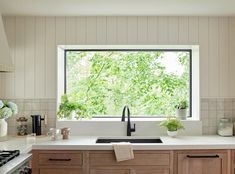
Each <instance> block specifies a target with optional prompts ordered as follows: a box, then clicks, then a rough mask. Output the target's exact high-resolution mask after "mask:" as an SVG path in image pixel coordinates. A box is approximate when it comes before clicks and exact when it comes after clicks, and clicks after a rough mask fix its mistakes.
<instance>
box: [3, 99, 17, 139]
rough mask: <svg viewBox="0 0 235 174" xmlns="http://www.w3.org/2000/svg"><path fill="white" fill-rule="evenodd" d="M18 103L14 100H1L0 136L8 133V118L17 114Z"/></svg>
mask: <svg viewBox="0 0 235 174" xmlns="http://www.w3.org/2000/svg"><path fill="white" fill-rule="evenodd" d="M17 112H18V108H17V105H16V104H15V103H13V102H3V101H2V100H0V137H4V136H6V135H7V122H6V119H7V118H10V117H11V116H13V115H15V114H17Z"/></svg>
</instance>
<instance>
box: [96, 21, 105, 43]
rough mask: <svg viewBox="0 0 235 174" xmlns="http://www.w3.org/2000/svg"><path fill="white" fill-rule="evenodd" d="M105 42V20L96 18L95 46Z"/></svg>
mask: <svg viewBox="0 0 235 174" xmlns="http://www.w3.org/2000/svg"><path fill="white" fill-rule="evenodd" d="M106 41H107V18H106V17H97V44H101V45H104V44H106Z"/></svg>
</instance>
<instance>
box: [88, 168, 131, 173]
mask: <svg viewBox="0 0 235 174" xmlns="http://www.w3.org/2000/svg"><path fill="white" fill-rule="evenodd" d="M90 174H130V171H129V170H128V169H126V170H125V169H91V170H90Z"/></svg>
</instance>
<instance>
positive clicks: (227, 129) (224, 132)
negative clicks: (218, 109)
mask: <svg viewBox="0 0 235 174" xmlns="http://www.w3.org/2000/svg"><path fill="white" fill-rule="evenodd" d="M218 134H219V135H220V136H225V137H227V136H233V123H232V120H231V119H230V118H221V119H220V122H219V126H218Z"/></svg>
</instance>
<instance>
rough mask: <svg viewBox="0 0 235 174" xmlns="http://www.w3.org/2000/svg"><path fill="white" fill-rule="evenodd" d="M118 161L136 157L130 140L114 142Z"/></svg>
mask: <svg viewBox="0 0 235 174" xmlns="http://www.w3.org/2000/svg"><path fill="white" fill-rule="evenodd" d="M112 144H113V148H114V152H115V156H116V160H117V162H120V161H126V160H130V159H134V153H133V147H132V145H131V143H129V142H120V143H112Z"/></svg>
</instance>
